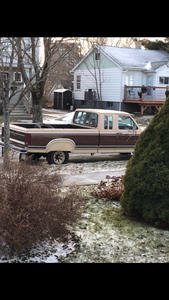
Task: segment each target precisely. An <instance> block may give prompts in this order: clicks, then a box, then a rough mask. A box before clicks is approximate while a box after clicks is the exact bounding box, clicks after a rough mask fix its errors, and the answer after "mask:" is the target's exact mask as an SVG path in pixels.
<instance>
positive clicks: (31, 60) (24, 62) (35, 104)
mask: <svg viewBox="0 0 169 300" xmlns="http://www.w3.org/2000/svg"><path fill="white" fill-rule="evenodd" d="M64 39H65V38H59V39H56V38H50V37H44V38H38V37H36V38H35V37H30V38H29V37H27V38H23V37H13V38H10V37H7V38H1V40H0V68H1V73H0V89H1V98H2V103H3V114H4V165H7V162H8V160H9V152H10V131H9V122H10V118H9V115H10V112H11V111H12V110H13V108H14V106H13V107H12V109H11V110H10V109H9V102H10V100H11V99H12V98H13V97H14V96H15V95H16V94H17V93H20V94H18V95H19V97H18V101H17V103H16V104H15V106H16V105H17V104H18V103H19V102H20V101H21V99H22V98H23V97H24V95H25V94H26V93H27V92H31V95H32V108H33V122H42V99H43V93H44V86H45V82H46V80H47V76H48V73H49V72H50V71H52V70H53V68H54V67H55V66H56V65H57V64H59V63H60V62H61V61H62V59H63V58H64V57H65V56H66V55H67V53H69V52H70V51H71V47H70V48H68V49H65V51H64V52H62V54H61V55H59V56H58V57H57V59H56V60H54V61H52V57H53V55H54V54H55V53H56V52H57V51H59V48H60V46H61V44H62V41H63V40H64ZM56 41H57V42H56ZM41 42H43V50H44V51H43V54H44V57H43V60H42V61H41V59H40V47H41V46H42V45H41ZM51 62H52V63H51ZM14 66H15V68H16V70H15V71H16V73H17V72H21V74H22V79H23V82H24V86H22V87H20V88H19V89H17V90H16V80H13V67H14ZM28 68H29V72H28Z"/></svg>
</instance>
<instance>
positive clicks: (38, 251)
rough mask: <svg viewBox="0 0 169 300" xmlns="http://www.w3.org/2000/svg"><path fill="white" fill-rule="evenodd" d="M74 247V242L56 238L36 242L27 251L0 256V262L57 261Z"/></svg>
mask: <svg viewBox="0 0 169 300" xmlns="http://www.w3.org/2000/svg"><path fill="white" fill-rule="evenodd" d="M74 249H75V243H74V242H73V241H69V242H68V243H65V244H64V243H61V242H59V241H57V240H46V241H44V242H42V243H41V244H37V245H36V246H34V247H33V248H32V250H31V251H30V252H29V253H24V252H23V253H22V254H20V255H18V256H14V257H12V258H9V257H6V256H3V255H2V256H1V257H0V263H14V262H20V263H35V262H36V263H57V262H58V261H59V259H61V258H65V257H66V256H67V255H68V254H70V253H71V252H72V251H74Z"/></svg>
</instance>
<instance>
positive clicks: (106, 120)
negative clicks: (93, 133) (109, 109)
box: [104, 116, 108, 129]
mask: <svg viewBox="0 0 169 300" xmlns="http://www.w3.org/2000/svg"><path fill="white" fill-rule="evenodd" d="M104 129H108V116H104Z"/></svg>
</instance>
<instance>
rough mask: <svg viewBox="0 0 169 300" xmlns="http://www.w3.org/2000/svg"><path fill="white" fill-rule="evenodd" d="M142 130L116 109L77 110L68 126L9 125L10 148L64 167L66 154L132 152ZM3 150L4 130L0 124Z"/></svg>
mask: <svg viewBox="0 0 169 300" xmlns="http://www.w3.org/2000/svg"><path fill="white" fill-rule="evenodd" d="M143 130H144V127H141V126H140V125H139V124H137V122H136V121H135V120H134V119H133V117H132V115H131V114H129V113H127V112H123V111H116V110H105V109H80V108H79V109H76V111H75V113H74V117H73V120H72V122H71V124H63V125H62V124H61V125H58V124H45V123H10V146H11V149H14V150H16V151H19V152H20V159H21V158H22V156H23V154H24V155H26V156H27V155H28V156H30V155H31V156H32V158H33V159H39V158H40V157H41V156H44V157H46V159H47V162H48V163H49V164H66V163H67V162H68V159H69V153H79V154H83V153H89V154H92V155H93V154H95V153H132V152H133V151H134V145H135V143H136V141H137V139H138V138H139V135H140V133H141V132H142V131H143ZM1 139H2V141H1V142H0V144H1V145H2V147H3V140H4V130H3V125H2V137H1Z"/></svg>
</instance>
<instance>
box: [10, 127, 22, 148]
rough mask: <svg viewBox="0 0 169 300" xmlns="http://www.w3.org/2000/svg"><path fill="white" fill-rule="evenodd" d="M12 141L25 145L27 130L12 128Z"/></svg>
mask: <svg viewBox="0 0 169 300" xmlns="http://www.w3.org/2000/svg"><path fill="white" fill-rule="evenodd" d="M10 142H11V143H12V144H17V145H21V146H25V132H22V131H20V132H18V131H17V130H13V129H10Z"/></svg>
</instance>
